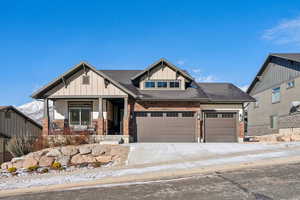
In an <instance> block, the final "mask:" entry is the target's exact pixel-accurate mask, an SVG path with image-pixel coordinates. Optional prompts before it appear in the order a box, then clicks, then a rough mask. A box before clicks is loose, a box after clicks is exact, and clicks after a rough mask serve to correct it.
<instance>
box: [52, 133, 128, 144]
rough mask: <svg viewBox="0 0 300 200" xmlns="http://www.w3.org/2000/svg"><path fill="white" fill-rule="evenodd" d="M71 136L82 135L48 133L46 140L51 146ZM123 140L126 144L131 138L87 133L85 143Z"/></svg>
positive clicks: (64, 142)
mask: <svg viewBox="0 0 300 200" xmlns="http://www.w3.org/2000/svg"><path fill="white" fill-rule="evenodd" d="M68 137H69V138H72V137H74V138H75V137H82V135H48V137H47V140H48V144H49V145H50V146H52V145H53V144H66V142H67V138H68ZM121 139H122V140H123V143H125V144H127V143H129V142H132V138H131V137H130V136H129V135H87V141H86V142H87V143H89V144H94V143H101V142H103V141H120V140H121Z"/></svg>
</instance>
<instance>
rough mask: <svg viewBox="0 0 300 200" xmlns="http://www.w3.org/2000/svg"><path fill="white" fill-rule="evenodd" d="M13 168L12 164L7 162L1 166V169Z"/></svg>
mask: <svg viewBox="0 0 300 200" xmlns="http://www.w3.org/2000/svg"><path fill="white" fill-rule="evenodd" d="M11 166H12V164H11V162H5V163H2V164H1V169H2V170H6V169H8V168H10V167H11Z"/></svg>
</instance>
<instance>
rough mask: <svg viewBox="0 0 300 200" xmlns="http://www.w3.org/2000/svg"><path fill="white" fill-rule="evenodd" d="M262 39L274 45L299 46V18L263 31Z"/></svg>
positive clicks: (285, 21)
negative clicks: (292, 44) (291, 44)
mask: <svg viewBox="0 0 300 200" xmlns="http://www.w3.org/2000/svg"><path fill="white" fill-rule="evenodd" d="M262 38H263V39H265V40H269V41H272V42H274V43H275V44H290V43H295V44H299V45H300V17H296V18H294V19H289V20H283V21H281V22H280V23H278V24H277V25H276V26H274V27H273V28H270V29H267V30H265V31H264V33H263V35H262Z"/></svg>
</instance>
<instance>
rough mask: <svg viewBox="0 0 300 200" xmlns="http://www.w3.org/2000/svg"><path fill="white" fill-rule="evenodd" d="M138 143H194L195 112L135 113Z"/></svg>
mask: <svg viewBox="0 0 300 200" xmlns="http://www.w3.org/2000/svg"><path fill="white" fill-rule="evenodd" d="M135 119H136V131H137V141H138V142H195V133H196V128H195V127H196V119H195V112H178V111H174V112H173V111H172V112H136V113H135Z"/></svg>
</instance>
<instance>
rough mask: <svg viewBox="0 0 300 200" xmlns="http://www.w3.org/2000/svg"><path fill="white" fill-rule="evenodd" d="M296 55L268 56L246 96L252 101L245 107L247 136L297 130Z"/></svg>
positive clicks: (299, 82) (299, 74)
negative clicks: (252, 99) (246, 109)
mask: <svg viewBox="0 0 300 200" xmlns="http://www.w3.org/2000/svg"><path fill="white" fill-rule="evenodd" d="M299 88H300V54H282V53H278V54H270V55H269V56H268V57H267V59H266V60H265V62H264V63H263V65H262V67H261V69H260V70H259V72H258V73H257V75H256V76H255V78H254V80H253V82H252V83H251V85H250V87H249V88H248V90H247V93H248V94H249V95H251V96H252V97H254V98H255V99H256V102H253V103H250V104H249V105H248V133H247V135H248V136H260V135H265V134H276V133H279V132H286V131H287V130H288V131H290V130H292V129H290V128H300V115H299V112H298V107H299V105H300V90H299Z"/></svg>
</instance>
